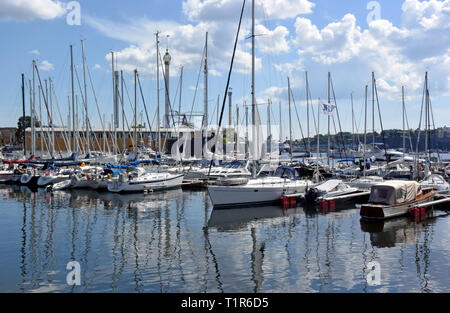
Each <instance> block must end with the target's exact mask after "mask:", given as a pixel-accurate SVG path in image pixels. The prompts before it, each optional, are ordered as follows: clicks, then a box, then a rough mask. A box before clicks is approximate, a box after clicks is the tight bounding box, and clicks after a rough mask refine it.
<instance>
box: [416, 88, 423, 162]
mask: <svg viewBox="0 0 450 313" xmlns="http://www.w3.org/2000/svg"><path fill="white" fill-rule="evenodd" d="M424 95H425V83H424V84H423V91H422V105H421V107H420V119H419V130H418V134H417V146H416V149H417V150H416V153H417V159H418V158H419V144H420V128H421V127H422V114H423V102H424Z"/></svg>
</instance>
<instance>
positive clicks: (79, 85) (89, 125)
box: [74, 67, 100, 151]
mask: <svg viewBox="0 0 450 313" xmlns="http://www.w3.org/2000/svg"><path fill="white" fill-rule="evenodd" d="M74 70H75V76H76V77H77V82H78V89H79V90H80V95H81V101H82V103H83V106H84V110H85V111H86V110H87V105H86V99H85V98H84V95H83V91H82V89H81V84H80V79H79V77H78V71H77V69H76V67H75V68H74ZM86 120H87V125H86V126H87V127H88V128H89V129H90V130H91V132H92V134H93V135H94V139H95V141H96V143H97V147H100V143H99V141H98V140H97V136H96V135H95V131H94V130H93V129H92V125H91V119H90V118H89V116H87V117H86ZM85 140H86V143H87V138H85ZM87 148H88V149H87V151H89V150H90V147H87Z"/></svg>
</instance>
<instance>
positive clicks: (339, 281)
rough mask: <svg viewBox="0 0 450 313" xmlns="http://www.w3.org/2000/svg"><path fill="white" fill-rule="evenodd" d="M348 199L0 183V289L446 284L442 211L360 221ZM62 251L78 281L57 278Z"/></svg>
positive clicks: (344, 288)
mask: <svg viewBox="0 0 450 313" xmlns="http://www.w3.org/2000/svg"><path fill="white" fill-rule="evenodd" d="M352 206H353V205H348V206H347V207H345V208H342V209H341V208H338V209H336V210H335V211H334V212H328V213H325V212H320V210H318V209H314V208H312V209H303V208H300V207H298V208H295V209H288V210H281V209H280V208H279V207H277V206H269V207H258V208H246V209H233V210H213V209H212V205H211V201H210V199H209V197H208V194H207V192H205V191H182V190H172V191H168V192H162V193H154V194H146V195H144V194H138V195H136V194H134V195H115V194H110V193H97V192H94V191H71V192H55V193H54V194H53V195H52V194H48V193H46V192H45V191H44V190H39V191H37V192H32V191H30V190H29V189H28V188H26V187H15V186H14V187H11V186H0V292H156V293H159V292H448V291H449V289H450V288H449V287H450V275H449V274H448V273H450V262H449V261H450V232H449V231H448V230H449V229H450V216H446V215H444V214H445V212H443V211H435V212H432V214H431V216H429V218H428V219H427V220H425V221H423V222H419V223H417V222H414V221H412V220H410V219H409V218H400V219H395V220H391V221H389V222H385V223H381V224H379V223H376V224H373V223H372V224H364V223H361V221H360V218H359V211H358V210H357V209H355V208H354V207H352ZM71 260H76V261H78V262H79V263H80V265H81V285H80V286H75V287H72V286H69V285H67V283H66V276H67V274H68V273H69V270H66V265H67V263H68V262H70V261H71ZM371 261H377V262H379V264H380V266H381V272H380V274H381V276H380V279H381V284H380V285H378V286H369V285H368V283H367V282H366V276H367V275H368V273H369V270H368V269H366V266H367V264H368V263H369V262H371Z"/></svg>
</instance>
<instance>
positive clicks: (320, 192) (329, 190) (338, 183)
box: [305, 179, 359, 203]
mask: <svg viewBox="0 0 450 313" xmlns="http://www.w3.org/2000/svg"><path fill="white" fill-rule="evenodd" d="M358 190H359V189H358V188H356V187H350V186H349V185H347V184H345V183H343V182H342V180H340V179H330V180H327V181H326V182H324V183H322V184H320V185H317V186H315V187H314V188H310V189H309V190H308V191H307V192H306V194H305V200H306V201H307V202H310V203H312V202H315V201H318V200H321V199H326V198H332V197H337V196H343V195H348V194H352V193H355V192H357V191H358Z"/></svg>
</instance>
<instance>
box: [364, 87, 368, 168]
mask: <svg viewBox="0 0 450 313" xmlns="http://www.w3.org/2000/svg"><path fill="white" fill-rule="evenodd" d="M367 89H368V86H367V85H366V92H365V100H364V147H363V173H364V177H366V144H367Z"/></svg>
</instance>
